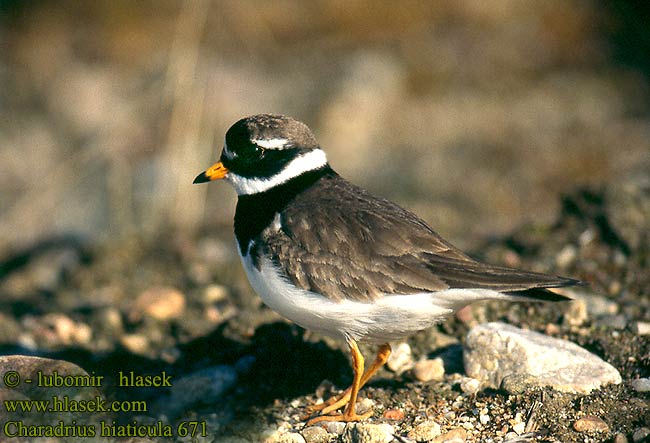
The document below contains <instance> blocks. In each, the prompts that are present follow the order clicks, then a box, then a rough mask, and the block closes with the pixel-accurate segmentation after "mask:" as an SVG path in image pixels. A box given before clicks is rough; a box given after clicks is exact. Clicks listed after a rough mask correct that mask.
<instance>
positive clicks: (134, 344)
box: [120, 334, 149, 355]
mask: <svg viewBox="0 0 650 443" xmlns="http://www.w3.org/2000/svg"><path fill="white" fill-rule="evenodd" d="M120 344H121V345H122V346H124V347H125V348H126V349H127V350H128V351H129V352H131V353H133V354H138V355H144V354H146V353H147V352H149V339H147V337H145V336H144V335H141V334H125V335H123V336H122V337H120Z"/></svg>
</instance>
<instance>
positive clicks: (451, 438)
mask: <svg viewBox="0 0 650 443" xmlns="http://www.w3.org/2000/svg"><path fill="white" fill-rule="evenodd" d="M466 440H467V431H466V430H465V429H463V428H456V429H452V430H451V431H449V432H447V433H445V434H442V435H440V436H438V437H436V438H434V439H433V440H432V443H465V441H466Z"/></svg>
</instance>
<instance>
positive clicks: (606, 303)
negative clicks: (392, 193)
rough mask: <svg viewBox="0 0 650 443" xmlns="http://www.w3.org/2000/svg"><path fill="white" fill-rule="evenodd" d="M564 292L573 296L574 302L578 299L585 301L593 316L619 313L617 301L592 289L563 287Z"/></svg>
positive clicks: (588, 310) (568, 295)
mask: <svg viewBox="0 0 650 443" xmlns="http://www.w3.org/2000/svg"><path fill="white" fill-rule="evenodd" d="M562 294H563V295H566V296H567V297H570V298H572V299H573V300H574V301H573V302H572V303H575V302H576V301H577V300H580V301H581V302H583V303H584V304H585V306H586V308H587V312H588V313H589V315H590V316H591V317H602V316H603V315H613V314H618V311H619V306H618V304H617V303H616V302H615V301H613V300H610V299H609V298H607V297H605V296H603V295H600V294H596V293H594V292H591V291H585V290H583V289H576V288H563V289H562Z"/></svg>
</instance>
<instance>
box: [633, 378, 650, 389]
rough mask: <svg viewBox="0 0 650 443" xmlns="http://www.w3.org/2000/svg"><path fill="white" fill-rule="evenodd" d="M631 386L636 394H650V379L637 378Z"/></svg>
mask: <svg viewBox="0 0 650 443" xmlns="http://www.w3.org/2000/svg"><path fill="white" fill-rule="evenodd" d="M630 385H631V386H632V389H634V390H635V391H636V392H650V378H637V379H635V380H632V381H631V382H630Z"/></svg>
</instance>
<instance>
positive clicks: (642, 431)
mask: <svg viewBox="0 0 650 443" xmlns="http://www.w3.org/2000/svg"><path fill="white" fill-rule="evenodd" d="M648 437H650V429H648V428H645V427H644V428H638V429H636V430H635V431H634V432H633V433H632V441H633V442H634V443H640V442H642V441H646V439H647V438H648Z"/></svg>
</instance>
